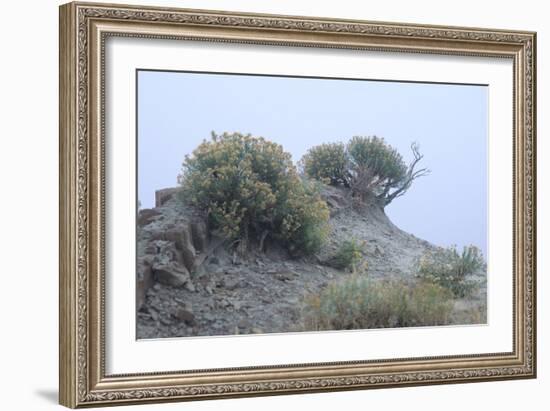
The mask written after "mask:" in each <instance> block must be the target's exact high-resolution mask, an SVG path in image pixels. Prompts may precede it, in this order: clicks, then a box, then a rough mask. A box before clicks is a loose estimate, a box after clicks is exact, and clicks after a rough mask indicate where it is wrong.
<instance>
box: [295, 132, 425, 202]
mask: <svg viewBox="0 0 550 411" xmlns="http://www.w3.org/2000/svg"><path fill="white" fill-rule="evenodd" d="M411 150H412V153H413V156H414V159H413V161H412V162H411V163H410V164H409V165H407V164H406V163H405V161H404V160H403V157H402V156H401V154H400V153H399V152H398V151H397V150H396V149H395V148H393V147H392V146H390V145H389V144H388V143H387V142H386V141H385V140H384V139H383V138H380V137H377V136H369V137H363V136H356V137H353V138H352V139H351V140H350V141H349V142H348V143H347V144H346V145H344V144H342V143H332V144H321V145H319V146H315V147H312V148H311V149H310V150H309V151H308V152H307V153H306V154H305V155H304V157H303V158H302V159H301V161H300V164H301V166H302V170H303V172H304V173H305V174H306V175H307V176H309V177H311V178H314V179H318V180H320V181H323V182H325V183H328V184H331V185H343V186H345V187H348V188H350V189H351V192H352V194H353V195H354V196H355V197H356V198H358V199H360V200H361V201H362V202H365V201H366V199H367V198H369V197H370V198H374V199H376V200H377V201H378V203H379V204H380V205H382V206H384V207H385V206H387V205H388V204H389V203H391V202H392V201H393V200H394V199H395V198H397V197H399V196H402V195H403V194H405V193H406V192H407V190H408V189H409V188H410V187H411V185H412V183H413V181H414V180H416V179H417V178H419V177H422V176H425V175H427V174H429V170H428V169H427V168H421V169H417V165H418V163H419V162H420V161H421V160H422V158H423V155H422V154H421V153H420V150H419V146H418V144H416V143H413V144H411Z"/></svg>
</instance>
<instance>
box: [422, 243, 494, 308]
mask: <svg viewBox="0 0 550 411" xmlns="http://www.w3.org/2000/svg"><path fill="white" fill-rule="evenodd" d="M484 269H485V261H484V260H483V255H482V253H481V250H480V249H479V248H477V247H476V246H473V245H470V246H468V247H464V248H463V250H462V253H459V252H458V251H457V249H456V247H449V248H440V249H437V250H436V251H434V252H429V253H426V254H425V255H423V256H422V257H421V258H420V260H419V262H418V266H417V274H416V275H417V277H419V278H421V279H423V280H425V281H429V282H431V283H434V284H438V285H440V286H442V287H444V288H446V289H448V290H450V291H451V292H452V293H453V294H454V295H455V296H456V297H460V298H462V297H466V296H468V295H470V294H471V293H472V292H473V291H474V290H475V289H476V286H477V283H476V282H475V281H472V279H471V278H469V277H470V276H471V275H473V274H476V273H478V272H479V271H480V270H484Z"/></svg>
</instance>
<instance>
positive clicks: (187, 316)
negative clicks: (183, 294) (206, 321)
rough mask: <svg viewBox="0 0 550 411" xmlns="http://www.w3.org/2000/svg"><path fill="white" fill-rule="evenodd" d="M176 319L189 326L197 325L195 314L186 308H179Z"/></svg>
mask: <svg viewBox="0 0 550 411" xmlns="http://www.w3.org/2000/svg"><path fill="white" fill-rule="evenodd" d="M176 318H177V319H178V321H182V322H184V323H185V324H187V325H190V326H194V325H195V324H196V321H195V314H193V313H192V312H191V311H189V310H186V309H184V308H179V309H178V310H177V311H176Z"/></svg>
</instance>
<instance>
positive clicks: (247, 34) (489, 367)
mask: <svg viewBox="0 0 550 411" xmlns="http://www.w3.org/2000/svg"><path fill="white" fill-rule="evenodd" d="M114 37H118V38H120V37H126V38H140V39H144V40H147V39H156V40H159V39H160V40H163V39H169V40H173V41H178V42H185V41H190V40H192V41H204V42H218V43H221V44H229V43H235V44H249V45H257V46H259V47H260V46H261V47H272V46H281V47H297V48H305V47H307V48H327V49H347V50H356V51H365V52H368V51H375V52H396V53H405V54H411V55H412V54H414V55H426V56H429V55H450V56H459V57H460V56H475V57H480V58H502V59H507V60H509V61H511V62H512V63H513V78H511V79H510V86H511V87H513V112H512V113H510V116H511V117H512V124H513V130H512V135H513V141H511V142H510V144H512V145H513V165H512V167H513V177H512V178H513V184H512V186H513V196H512V197H513V222H512V226H513V243H514V245H513V249H512V250H510V252H511V253H512V254H513V259H512V260H513V287H512V289H513V296H511V299H512V300H513V301H512V304H511V306H512V307H513V313H512V314H511V315H512V318H513V327H512V328H513V333H512V334H513V335H512V336H511V337H510V338H511V339H512V348H513V349H512V350H511V351H509V352H490V353H486V354H472V355H442V356H430V357H421V356H418V357H415V356H413V357H411V358H380V359H375V360H373V359H369V360H361V359H355V358H353V359H352V358H350V360H349V361H339V362H323V363H300V362H298V363H295V364H289V365H273V364H272V365H270V358H265V361H264V364H265V365H264V366H246V364H243V365H242V366H240V367H231V368H221V369H192V370H173V371H170V372H147V371H145V372H142V373H136V374H107V373H106V367H105V361H106V341H105V338H106V328H107V326H106V321H108V318H106V315H105V294H106V264H105V259H106V247H105V241H106V235H107V234H106V229H105V209H106V207H109V204H108V203H106V201H105V198H106V197H105V184H106V171H105V158H106V155H107V153H106V149H108V148H106V145H105V99H106V93H107V92H108V90H107V83H106V81H105V72H104V70H105V60H106V58H108V55H107V53H106V52H105V43H106V41H107V40H108V39H109V38H114ZM535 86H536V35H535V33H532V32H518V31H506V30H487V29H478V28H475V29H473V28H459V27H442V26H432V25H426V26H424V25H412V24H397V23H378V22H365V21H352V20H331V19H318V18H311V17H294V16H277V15H257V14H245V13H231V12H220V11H201V10H186V9H167V8H155V7H135V6H121V5H108V4H92V3H69V4H66V5H63V6H61V7H60V289H59V292H60V403H61V404H62V405H65V406H67V407H71V408H77V407H85V406H104V405H117V404H130V403H144V402H162V401H174V400H176V401H184V400H199V399H215V398H228V397H245V396H256V395H275V394H297V393H308V392H328V391H333V390H351V389H371V388H384V387H398V386H413V385H427V384H444V383H466V382H476V381H494V380H504V379H520V378H535V377H536V171H535V170H536V123H535V118H536V110H535V102H536V94H535V93H536V87H535ZM251 338H254V337H251ZM327 349H329V347H327Z"/></svg>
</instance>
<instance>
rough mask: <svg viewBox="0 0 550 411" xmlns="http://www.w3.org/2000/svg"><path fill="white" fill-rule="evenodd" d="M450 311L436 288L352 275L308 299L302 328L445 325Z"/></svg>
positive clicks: (446, 293)
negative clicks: (379, 280) (378, 280)
mask: <svg viewBox="0 0 550 411" xmlns="http://www.w3.org/2000/svg"><path fill="white" fill-rule="evenodd" d="M452 309H453V301H452V294H451V293H450V292H449V291H448V290H446V289H444V288H443V287H441V286H439V285H437V284H433V283H430V282H424V281H420V282H418V283H415V284H414V285H411V284H408V283H406V282H405V281H383V282H376V281H373V280H370V279H368V278H366V277H364V276H358V275H354V276H353V277H351V278H348V279H346V280H344V281H340V282H337V283H334V284H331V285H329V286H328V287H327V288H326V289H324V290H323V291H322V292H321V293H320V294H318V295H315V296H311V297H309V298H308V299H307V300H306V304H305V308H304V309H303V312H302V326H303V327H304V329H307V330H341V329H345V330H351V329H367V328H388V327H412V326H433V325H445V324H449V323H450V322H451V312H452Z"/></svg>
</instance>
